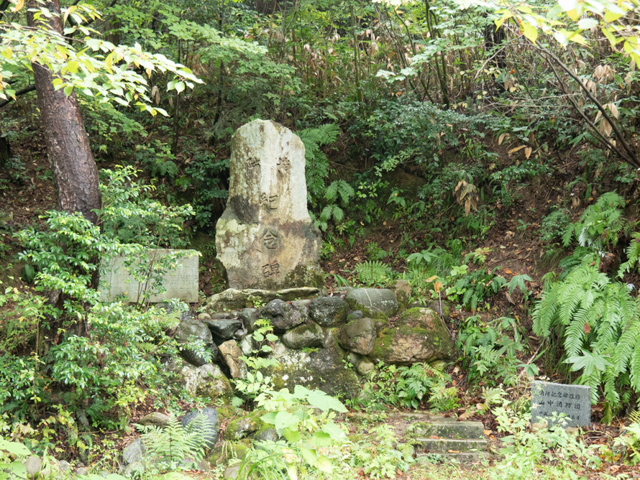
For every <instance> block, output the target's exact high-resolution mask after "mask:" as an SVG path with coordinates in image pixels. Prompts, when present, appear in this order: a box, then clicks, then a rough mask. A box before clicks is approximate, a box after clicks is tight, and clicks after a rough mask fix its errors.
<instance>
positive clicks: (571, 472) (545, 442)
mask: <svg viewBox="0 0 640 480" xmlns="http://www.w3.org/2000/svg"><path fill="white" fill-rule="evenodd" d="M493 413H494V414H495V416H496V420H497V421H498V431H500V432H504V433H507V435H506V436H505V437H503V438H501V440H502V442H503V444H504V447H503V448H502V449H501V451H500V453H501V454H503V455H505V459H504V461H502V462H498V463H496V464H495V466H493V467H491V469H490V472H488V473H489V475H490V478H510V479H518V480H529V479H531V480H533V479H536V478H554V479H555V478H560V479H567V480H570V479H575V478H576V475H575V472H576V466H580V467H581V468H583V469H587V468H589V469H595V468H598V467H599V465H600V463H601V460H600V458H599V457H598V455H597V454H596V450H597V449H598V448H599V447H598V446H587V445H585V444H584V443H583V442H582V440H580V438H579V437H578V436H577V435H576V434H575V433H568V432H567V431H566V430H565V429H564V428H563V427H562V426H556V427H552V428H549V429H547V428H539V429H537V430H532V429H529V428H528V424H529V423H530V421H531V415H530V413H524V412H522V411H521V410H519V409H518V408H517V404H516V403H510V402H508V401H506V400H503V401H502V405H501V406H498V407H496V408H495V409H494V410H493Z"/></svg>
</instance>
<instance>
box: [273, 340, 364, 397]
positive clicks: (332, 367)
mask: <svg viewBox="0 0 640 480" xmlns="http://www.w3.org/2000/svg"><path fill="white" fill-rule="evenodd" d="M325 345H326V348H319V349H318V350H317V351H314V352H311V353H308V352H303V351H302V350H293V349H290V348H287V347H286V346H285V345H284V344H282V343H279V342H277V343H276V345H275V346H274V349H273V352H272V353H271V355H270V356H271V358H274V359H276V360H277V361H278V365H277V366H275V367H271V368H267V369H265V373H267V374H269V375H272V376H273V382H274V385H275V387H276V390H279V389H281V388H284V387H286V388H288V389H289V390H291V391H293V388H294V386H295V385H298V384H300V385H303V386H305V387H306V388H309V389H319V390H322V391H324V392H326V393H328V394H329V395H340V394H343V395H345V396H346V398H351V397H353V396H356V395H357V394H358V392H359V389H360V386H359V385H360V383H359V379H358V375H357V374H356V372H355V371H353V370H352V369H345V368H344V361H345V360H347V359H348V357H349V354H348V352H346V351H344V350H343V349H342V348H340V346H339V345H338V342H337V341H336V339H335V332H333V331H329V332H328V333H327V339H325Z"/></svg>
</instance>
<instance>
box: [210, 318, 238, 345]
mask: <svg viewBox="0 0 640 480" xmlns="http://www.w3.org/2000/svg"><path fill="white" fill-rule="evenodd" d="M203 323H205V324H206V325H207V327H209V330H210V331H211V333H212V335H213V336H214V337H217V338H219V339H222V340H229V339H231V338H233V334H234V333H236V331H237V330H240V329H241V328H242V322H241V321H240V320H239V319H233V318H222V319H214V320H204V321H203Z"/></svg>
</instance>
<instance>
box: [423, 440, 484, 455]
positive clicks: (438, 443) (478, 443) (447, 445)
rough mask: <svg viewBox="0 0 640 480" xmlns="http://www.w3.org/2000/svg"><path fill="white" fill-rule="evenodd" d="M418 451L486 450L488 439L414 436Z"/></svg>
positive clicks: (455, 451) (456, 451)
mask: <svg viewBox="0 0 640 480" xmlns="http://www.w3.org/2000/svg"><path fill="white" fill-rule="evenodd" d="M411 443H413V444H414V445H415V449H416V452H418V453H421V451H422V452H425V453H428V452H433V453H458V452H469V451H472V450H486V449H487V441H486V440H478V439H467V440H452V439H448V438H414V439H413V440H412V442H411Z"/></svg>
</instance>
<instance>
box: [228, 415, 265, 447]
mask: <svg viewBox="0 0 640 480" xmlns="http://www.w3.org/2000/svg"><path fill="white" fill-rule="evenodd" d="M266 413H267V412H266V411H265V410H254V411H253V412H251V413H249V414H248V415H245V416H243V417H240V418H236V419H234V420H231V421H230V422H229V423H228V424H227V429H226V430H225V432H224V435H223V438H224V439H225V440H229V441H236V440H242V439H243V438H246V437H249V436H251V435H253V434H254V433H255V432H257V431H259V430H261V429H265V428H268V424H267V423H265V422H264V421H263V420H261V419H260V417H261V416H262V415H264V414H266Z"/></svg>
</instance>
